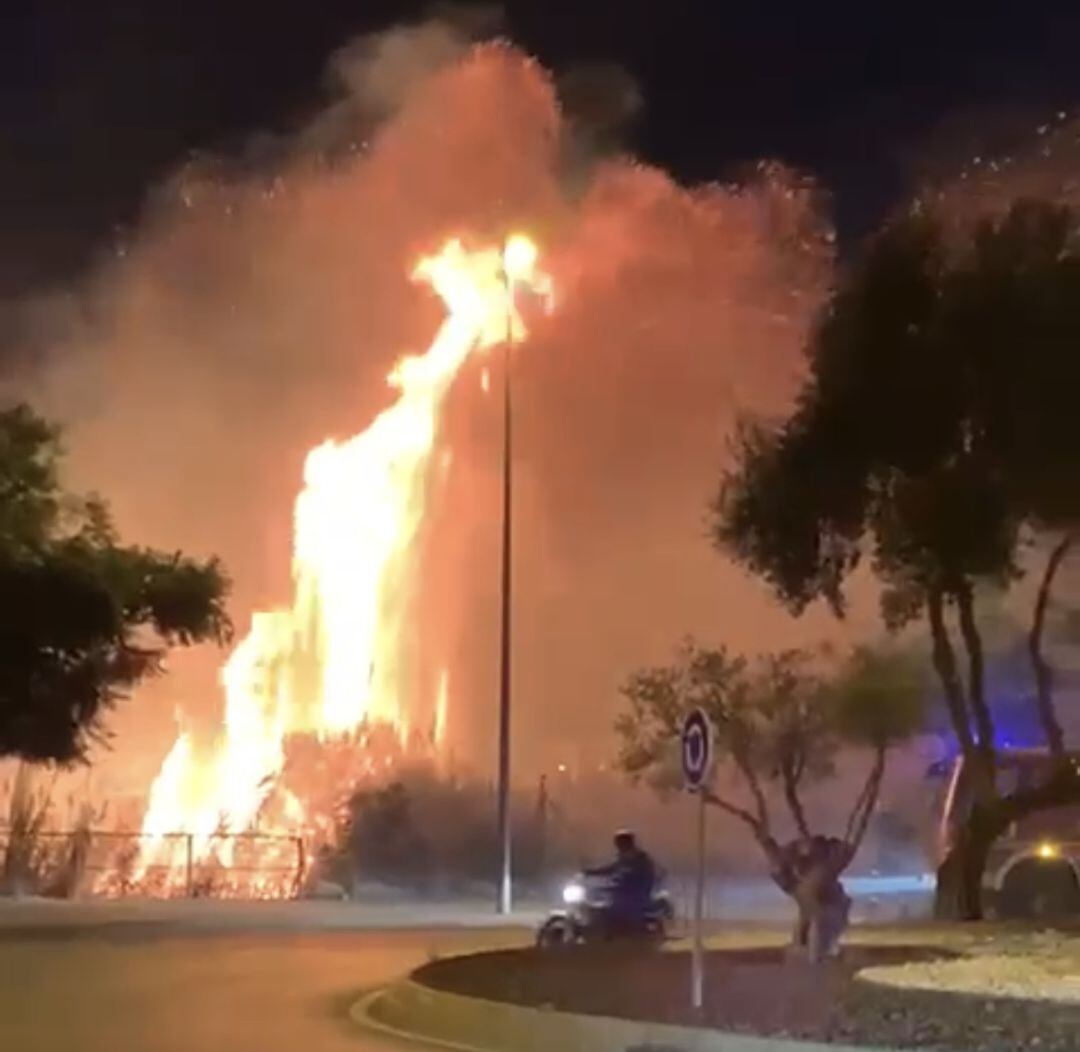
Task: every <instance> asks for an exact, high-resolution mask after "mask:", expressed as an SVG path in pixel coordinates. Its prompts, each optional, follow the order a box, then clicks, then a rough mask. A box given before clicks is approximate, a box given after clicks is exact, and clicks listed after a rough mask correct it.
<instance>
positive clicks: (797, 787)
mask: <svg viewBox="0 0 1080 1052" xmlns="http://www.w3.org/2000/svg"><path fill="white" fill-rule="evenodd" d="M827 672H828V673H831V674H826V673H827ZM623 694H624V696H625V697H626V699H627V702H628V706H629V707H628V711H626V712H625V713H623V714H622V715H621V716H620V718H619V720H618V721H617V723H616V730H617V732H618V734H619V736H620V739H621V749H620V754H619V765H620V767H621V768H622V769H623V770H624V771H625V772H626V773H628V774H629V775H630V776H631V777H632V778H634V779H641V778H644V779H646V780H647V781H648V782H649V783H650V784H651V785H653V786H654V788H656V789H658V790H660V791H663V790H666V789H671V788H674V787H675V786H677V785H678V784H680V781H681V774H680V772H679V761H678V756H679V749H678V741H679V728H680V726H681V723H682V720H683V719H684V717H685V716H686V714H687V713H688V712H690V711H691V710H692V709H694V708H696V707H701V708H702V709H704V710H705V712H706V713H708V715H709V717H710V719H711V721H712V724H713V727H714V729H715V734H716V749H717V758H718V765H717V768H718V771H723V772H724V773H726V774H728V775H730V776H731V777H730V778H729V782H731V783H733V784H732V788H731V790H728V789H726V788H721V786H720V780H719V778H718V777H716V776H714V778H713V781H712V783H711V785H710V786H709V788H708V792H707V795H706V797H705V799H706V801H707V802H708V803H709V804H711V805H712V806H714V807H717V808H719V809H720V810H721V811H723V812H725V813H726V814H728V815H730V816H732V817H733V818H735V819H737V820H738V821H739V822H741V823H742V824H743V825H744V826H745V827H746V828H747V829H748V830H749V832H750V833H751V835H752V836H753V837H754V839H755V841H756V842H757V843H758V845H759V846H760V848H761V850H762V851H763V853H764V855H765V858H766V860H767V862H768V864H769V868H770V872H771V874H772V877H773V880H774V881H775V883H776V884H777V886H778V887H780V889H781V890H782V891H784V892H785V893H786V894H788V895H790V896H791V897H792V898H793V899H794V900H795V902H796V904H797V906H798V909H799V916H800V930H801V931H803V932H805V931H806V930H807V929H808V928H809V925H810V923H811V921H812V920H814V919H815V917H816V916H817V915H818V913H819V912H820V910H821V909H822V907H823V906H824V905H826V904H827V895H826V894H823V892H827V890H828V888H829V887H830V886H834V887H837V888H838V885H837V884H836V879H837V878H838V877H839V875H840V873H842V872H843V870H844V869H846V868H847V866H848V865H849V864H850V862H851V860H852V859H853V858H854V856H855V853H856V852H857V851H858V848H859V845H860V844H861V843H862V839H863V837H864V835H865V834H866V829H867V826H868V824H869V821H870V817H871V815H872V814H873V812H874V807H875V805H876V803H877V799H878V794H879V792H880V789H881V782H882V778H883V776H884V773H885V762H886V756H887V753H888V750H889V748H890V747H891V746H892V745H894V744H896V743H897V742H900V741H903V740H905V739H907V738H909V737H910V736H911V735H912V734H914V733H915V732H916V731H917V730H918V729H919V727H920V726H921V725H922V720H923V710H922V702H923V698H924V696H925V691H924V689H923V684H922V682H921V680H920V677H919V676H918V675H917V673H916V670H915V669H914V667H913V666H912V664H911V662H910V661H909V660H908V659H906V658H905V657H902V656H901V655H899V654H896V653H887V652H884V651H881V652H879V651H874V650H871V649H867V648H860V649H857V650H855V651H854V652H853V653H852V654H851V655H850V657H849V658H848V659H847V660H846V662H844V663H843V665H842V666H841V667H840V668H839V669H827V670H826V669H823V668H822V667H821V660H820V659H819V660H816V661H815V659H814V656H813V655H811V654H810V653H808V652H806V651H802V650H785V651H781V652H779V653H774V654H765V655H762V656H760V657H758V658H756V659H755V660H753V661H750V660H748V659H747V658H745V657H743V656H740V655H733V654H731V653H729V652H728V651H727V650H726V649H725V648H723V647H720V648H717V649H705V648H702V647H699V646H698V645H696V644H695V643H693V642H687V643H686V644H684V645H683V647H682V650H681V651H680V654H679V657H678V660H677V661H676V662H675V663H674V664H672V665H667V666H662V667H658V668H648V669H642V670H640V671H638V672H636V673H634V674H633V675H632V676H631V677H630V679H629V680H628V681H627V683H626V684H625V685H624V687H623ZM843 746H857V747H862V748H864V749H866V750H868V751H869V753H870V755H871V763H870V767H869V769H868V772H867V775H866V778H865V780H864V782H863V785H862V788H861V790H860V792H859V793H858V794H857V796H856V798H855V800H854V803H853V804H852V807H851V810H850V812H849V815H848V818H847V821H846V823H845V825H844V828H843V830H842V834H841V835H840V836H839V837H831V838H829V837H825V836H824V835H822V834H821V833H820V832H819V833H817V834H815V832H814V830H813V826H812V823H811V820H810V817H809V814H808V810H807V807H806V804H805V801H804V793H805V790H806V788H807V787H808V786H809V785H810V784H811V783H813V782H817V781H821V780H823V779H826V778H829V777H830V776H832V775H833V774H835V763H834V761H835V757H836V754H837V752H838V750H839V749H840V748H841V747H843ZM774 790H777V791H778V792H779V795H780V797H781V798H782V800H783V801H784V806H785V808H786V810H787V813H788V815H789V817H790V820H791V824H792V826H793V827H794V830H795V837H794V839H792V840H790V841H788V842H787V843H786V844H781V843H780V842H779V841H778V840H777V836H776V832H775V828H774V822H773V806H771V804H770V795H773V791H774ZM814 849H823V850H814Z"/></svg>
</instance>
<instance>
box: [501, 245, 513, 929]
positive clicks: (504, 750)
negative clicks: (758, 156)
mask: <svg viewBox="0 0 1080 1052" xmlns="http://www.w3.org/2000/svg"><path fill="white" fill-rule="evenodd" d="M506 255H507V253H506V246H505V245H504V247H503V280H504V281H505V282H506V340H505V342H504V344H503V479H502V482H503V484H502V587H501V606H502V609H501V614H502V616H501V633H500V645H499V810H498V822H499V855H500V874H499V903H498V910H499V913H501V914H503V915H505V914H508V913H510V911H511V909H512V905H513V900H512V883H511V873H512V869H511V867H512V852H511V819H510V612H511V608H510V595H511V590H510V586H511V573H510V565H511V563H510V555H511V536H512V531H511V517H510V516H511V508H512V504H511V500H510V496H511V474H512V472H511V454H512V449H513V446H512V439H513V429H512V417H511V401H510V350H511V347H512V346H513V342H514V283H513V281H514V279H513V278H512V277H511V275H510V270H509V266H508V263H507V259H506Z"/></svg>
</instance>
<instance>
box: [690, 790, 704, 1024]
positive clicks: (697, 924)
mask: <svg viewBox="0 0 1080 1052" xmlns="http://www.w3.org/2000/svg"><path fill="white" fill-rule="evenodd" d="M697 798H698V808H697V888H696V889H695V891H694V952H693V957H692V960H691V973H690V1003H691V1005H692V1006H693V1008H694V1011H696V1012H700V1011H701V1006H702V1005H703V1003H704V987H705V947H704V945H703V943H702V938H701V923H702V920H703V918H704V915H705V790H704V789H703V788H701V787H699V788H698V791H697Z"/></svg>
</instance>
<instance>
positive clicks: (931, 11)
mask: <svg viewBox="0 0 1080 1052" xmlns="http://www.w3.org/2000/svg"><path fill="white" fill-rule="evenodd" d="M949 6H950V5H948V4H945V3H941V4H938V5H936V6H933V7H920V6H919V5H913V4H862V5H852V4H814V3H806V2H805V0H802V2H795V3H784V2H781V0H776V2H772V3H767V4H734V3H725V2H722V0H703V2H694V3H692V2H688V0H668V2H660V0H618V2H616V0H605V2H601V0H576V2H559V0H509V2H508V3H506V4H505V5H504V9H505V11H506V21H505V30H506V32H507V33H508V35H510V36H511V37H512V38H513V39H514V40H515V41H516V42H518V43H519V44H520V45H522V46H523V47H525V48H526V49H528V50H530V51H532V52H533V53H535V54H536V55H537V56H538V57H539V58H540V59H541V60H542V61H543V62H544V63H545V65H547V66H549V67H552V68H554V69H555V70H561V69H566V68H567V67H570V66H573V65H575V64H578V63H582V62H589V61H598V60H599V61H611V62H615V63H618V64H619V65H621V66H622V67H624V68H625V69H626V70H627V71H628V72H629V73H630V74H632V76H633V77H634V78H635V79H636V81H637V83H638V85H639V87H640V91H641V94H642V96H643V99H644V109H643V110H642V112H641V113H640V115H639V117H638V118H637V120H636V122H635V123H634V125H633V126H632V127H631V128H630V129H628V131H627V145H628V146H629V148H631V149H632V150H634V151H635V152H637V153H639V154H640V155H641V156H643V157H644V158H645V159H647V160H649V161H653V162H656V163H658V164H661V165H663V166H664V167H666V168H669V169H670V170H671V171H673V172H674V173H675V174H676V175H677V176H678V177H679V178H680V179H683V180H686V181H697V180H702V179H711V178H723V177H725V175H729V174H730V173H731V172H732V171H734V170H737V168H738V166H740V165H742V164H743V163H745V162H747V161H749V160H753V159H755V158H758V157H762V156H771V157H778V158H780V159H782V160H785V161H787V162H789V163H792V164H794V165H797V166H800V167H802V168H805V169H807V170H808V171H810V172H812V173H814V174H815V175H816V176H817V177H818V178H819V179H820V180H821V181H822V183H823V184H824V186H825V187H826V188H827V189H828V190H829V191H830V193H831V194H832V198H833V209H834V213H835V217H836V220H837V222H838V224H839V227H840V231H841V235H842V238H843V239H844V241H845V242H846V243H851V242H852V240H853V239H854V238H856V237H857V236H858V235H859V234H860V233H862V232H863V231H865V230H866V229H868V228H869V227H870V226H871V225H872V224H873V223H874V221H875V220H876V219H877V218H878V217H880V215H881V214H882V212H883V211H884V209H885V208H887V207H888V205H889V203H890V201H893V200H896V199H897V197H898V196H900V195H901V194H902V193H904V192H905V190H906V189H908V188H909V187H910V186H911V184H912V182H913V180H914V178H915V176H914V171H915V168H914V165H915V164H916V162H917V161H919V160H921V159H922V160H924V159H925V158H926V157H928V156H932V155H933V154H934V153H935V152H937V151H941V150H943V149H944V151H945V152H946V153H947V152H948V150H949V148H950V146H953V147H955V146H956V145H957V142H958V141H960V142H962V141H964V140H963V136H964V135H965V134H967V133H969V132H972V131H974V133H975V134H976V140H974V141H977V137H978V134H981V133H982V132H983V131H986V130H990V131H993V129H994V126H995V124H996V123H998V122H1002V123H1007V122H1008V121H1009V120H1012V121H1014V122H1016V121H1019V122H1020V123H1021V124H1023V123H1024V122H1028V123H1032V122H1037V121H1038V120H1039V119H1041V118H1042V117H1044V116H1045V115H1046V114H1048V113H1051V112H1054V111H1056V110H1058V109H1061V108H1071V107H1072V105H1073V104H1074V103H1076V102H1077V101H1080V62H1078V61H1077V43H1078V41H1080V11H1077V10H1076V5H1075V4H1061V5H1053V4H1045V3H1044V4H1040V3H1034V2H1032V3H1025V4H1016V3H1007V4H1000V5H996V6H995V5H993V4H989V5H988V4H983V5H979V7H978V8H977V9H971V10H972V13H971V14H962V13H959V11H957V12H956V13H952V12H950V10H949ZM955 6H956V7H961V6H962V7H964V8H968V7H969V5H955ZM1070 7H1071V8H1073V10H1072V11H1071V12H1070V11H1068V10H1067V8H1070ZM430 10H431V7H430V5H429V4H420V3H402V2H398V3H392V2H389V0H304V2H300V0H268V2H262V3H258V4H254V3H250V2H242V0H216V2H207V0H93V2H87V0H41V2H39V3H36V4H35V3H25V2H24V3H17V2H16V3H14V4H11V3H9V4H8V5H6V8H5V14H3V15H2V16H0V128H2V130H3V148H2V151H0V230H2V231H3V238H2V240H0V297H11V296H17V295H19V294H21V293H23V292H26V291H28V290H29V289H32V288H40V287H42V286H47V285H50V284H53V283H56V282H58V281H63V280H65V279H67V278H70V277H71V276H73V275H75V274H77V273H78V272H79V270H80V269H81V268H83V267H85V266H86V264H87V261H88V260H89V259H91V258H92V256H93V253H94V251H95V249H96V248H97V247H98V246H99V245H101V244H102V243H103V242H104V241H107V240H108V239H109V238H110V237H111V234H112V231H113V230H114V229H115V228H116V227H117V226H123V225H125V224H128V223H131V222H132V221H133V220H134V219H135V218H136V216H137V214H138V209H139V205H140V201H141V200H142V198H143V196H144V194H145V192H146V190H147V187H148V186H150V185H152V184H153V182H154V181H155V180H156V179H158V178H160V177H161V176H163V175H164V174H165V173H167V172H168V171H169V170H170V169H171V168H173V167H174V166H176V165H177V164H178V163H179V162H181V161H182V160H183V159H184V157H185V156H187V155H188V154H189V153H190V152H191V151H193V150H212V151H222V152H225V153H229V152H230V151H235V150H238V149H239V148H240V146H241V144H242V143H243V142H244V140H245V139H246V138H247V137H248V136H250V135H251V134H252V133H254V132H256V131H259V130H262V129H273V130H281V131H287V130H288V129H289V128H290V127H293V126H295V125H296V124H297V123H299V122H300V121H301V120H302V119H303V118H304V116H305V114H310V113H311V112H312V111H313V110H314V109H315V108H317V106H318V105H319V103H320V101H321V100H322V98H323V96H322V95H321V94H320V93H321V92H322V91H323V90H324V89H323V81H322V75H321V74H322V70H323V68H324V63H325V61H326V58H327V56H328V55H329V54H330V53H331V52H332V51H333V50H334V49H335V48H337V47H339V46H340V45H341V44H342V43H344V42H345V41H346V40H348V39H349V38H350V37H351V36H354V35H356V34H358V33H362V32H368V31H372V30H377V29H381V28H384V27H387V26H389V25H391V24H393V23H395V22H400V21H404V20H410V19H414V18H416V17H418V16H420V15H422V14H423V13H425V12H427V11H430ZM856 11H857V12H858V13H853V12H856ZM976 12H977V13H976ZM954 133H955V134H954ZM957 136H960V139H959V140H958V139H957Z"/></svg>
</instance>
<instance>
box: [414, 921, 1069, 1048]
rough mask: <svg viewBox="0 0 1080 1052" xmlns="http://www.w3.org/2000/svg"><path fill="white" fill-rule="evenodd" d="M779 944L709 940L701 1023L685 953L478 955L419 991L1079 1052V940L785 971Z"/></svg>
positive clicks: (915, 938)
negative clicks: (692, 1000) (693, 1006)
mask: <svg viewBox="0 0 1080 1052" xmlns="http://www.w3.org/2000/svg"><path fill="white" fill-rule="evenodd" d="M782 939H783V934H782V933H780V932H771V933H761V932H758V933H749V932H739V931H732V932H728V933H725V934H723V935H720V936H718V937H715V938H713V939H711V940H710V945H709V953H708V956H707V963H706V968H707V971H706V1007H705V1013H704V1016H703V1018H695V1016H694V1013H693V1012H692V1011H691V1009H690V1008H689V999H688V991H689V968H690V961H689V954H688V953H687V951H686V947H685V946H674V947H671V948H670V949H669V950H668V951H666V952H659V953H657V952H650V951H647V950H638V951H634V950H628V949H627V948H625V947H612V946H608V947H595V948H576V949H570V950H561V951H546V952H543V953H541V952H538V951H535V950H531V949H529V950H511V951H504V952H499V953H487V954H477V955H474V956H471V957H464V958H459V959H457V960H452V961H451V960H447V961H437V962H433V963H431V964H429V965H426V966H424V967H423V968H421V969H420V971H419V972H418V973H417V978H418V979H419V980H420V981H421V982H424V983H427V984H429V985H431V986H435V987H438V988H441V989H446V990H451V991H454V992H456V993H462V994H466V995H473V996H478V997H489V998H493V999H496V1000H506V1001H511V1002H514V1003H518V1004H527V1005H534V1006H550V1007H552V1008H555V1009H562V1010H565V1011H577V1012H585V1013H594V1014H598V1015H615V1016H625V1017H629V1018H637V1019H652V1020H660V1021H664V1022H672V1023H690V1024H698V1023H700V1024H704V1025H708V1026H713V1027H717V1028H720V1029H726V1030H732V1031H738V1032H743V1033H755V1034H768V1035H774V1036H787V1037H799V1038H804V1039H807V1040H817V1041H825V1042H837V1043H845V1044H861V1043H862V1044H867V1045H874V1046H877V1047H882V1046H884V1047H891V1048H897V1049H910V1048H922V1049H948V1050H950V1052H968V1050H971V1052H1017V1050H1020V1049H1039V1050H1040V1052H1078V1050H1080V936H1078V935H1077V934H1069V933H1060V932H1030V931H1028V932H1025V931H1021V930H1016V929H1008V928H993V927H989V926H977V927H964V928H960V929H956V928H934V927H930V926H928V927H925V928H920V929H916V928H910V929H905V928H899V929H884V928H883V929H868V930H864V931H862V932H859V933H857V934H856V935H855V936H854V937H853V938H852V939H850V940H849V941H848V944H847V945H846V947H845V952H844V955H843V957H842V959H841V960H839V961H836V962H832V963H830V964H827V965H823V966H818V967H814V966H811V965H808V964H806V963H805V962H801V961H796V960H791V959H789V957H788V955H787V954H786V953H785V951H784V949H783V947H782V946H781V945H780V943H781V941H782Z"/></svg>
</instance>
